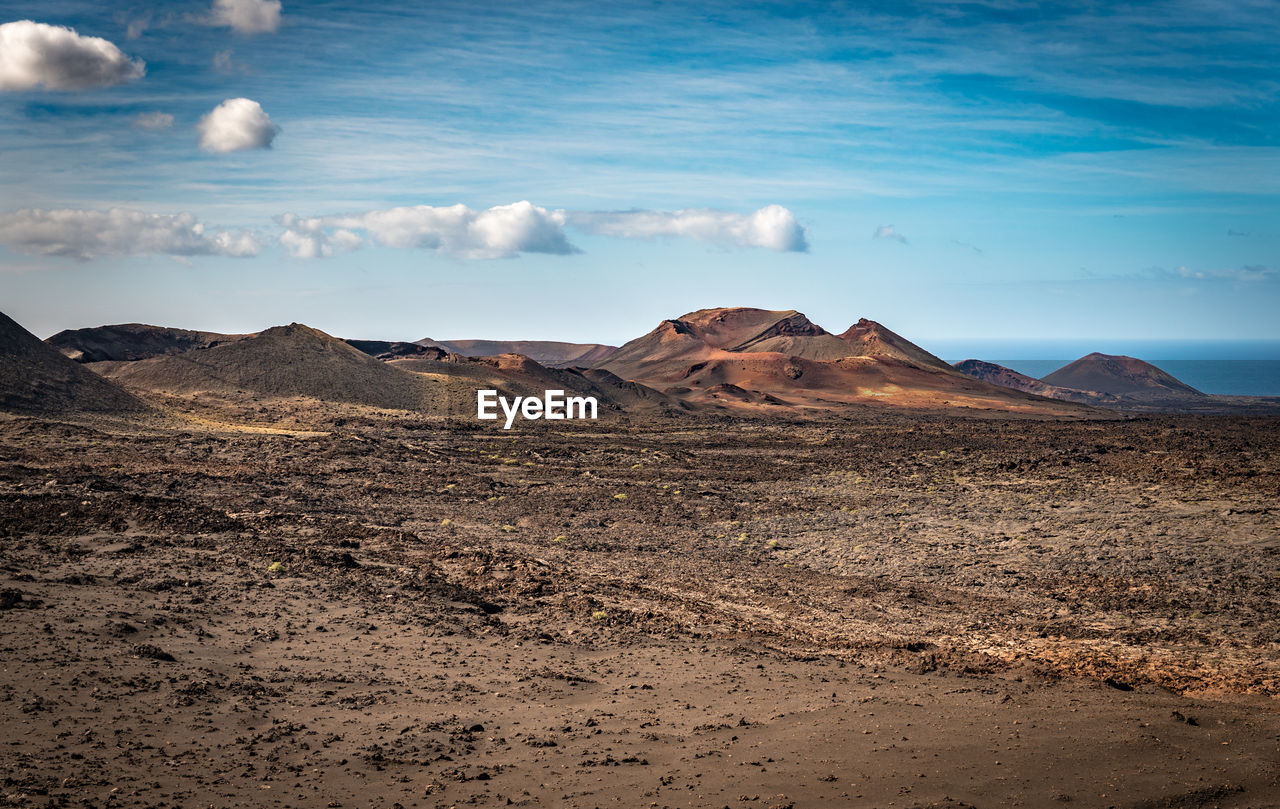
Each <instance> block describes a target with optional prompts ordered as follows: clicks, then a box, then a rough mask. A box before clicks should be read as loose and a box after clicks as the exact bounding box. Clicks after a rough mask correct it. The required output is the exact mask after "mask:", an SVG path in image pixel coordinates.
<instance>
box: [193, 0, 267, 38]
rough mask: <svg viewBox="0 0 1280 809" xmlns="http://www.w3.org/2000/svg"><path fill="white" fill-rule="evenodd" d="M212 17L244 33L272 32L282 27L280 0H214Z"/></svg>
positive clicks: (215, 22)
mask: <svg viewBox="0 0 1280 809" xmlns="http://www.w3.org/2000/svg"><path fill="white" fill-rule="evenodd" d="M210 19H211V20H212V22H213V24H214V25H227V26H230V27H232V28H234V29H235V30H237V31H239V32H240V33H242V34H270V33H274V32H275V31H276V30H277V29H278V28H279V27H280V0H214V2H213V11H212V13H211V16H210Z"/></svg>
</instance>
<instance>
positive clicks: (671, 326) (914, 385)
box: [599, 307, 1081, 414]
mask: <svg viewBox="0 0 1280 809" xmlns="http://www.w3.org/2000/svg"><path fill="white" fill-rule="evenodd" d="M599 367H601V368H603V369H605V370H607V371H610V372H611V373H614V374H616V375H618V376H619V377H621V378H623V379H630V380H633V381H635V382H639V383H642V384H644V385H647V386H649V387H652V388H655V389H658V390H661V391H663V392H665V393H667V394H669V395H672V396H677V397H679V398H681V399H684V400H685V401H688V402H692V403H703V404H711V405H715V406H720V407H725V408H731V409H768V408H776V407H784V406H793V407H800V408H808V409H823V410H829V409H839V408H842V407H846V406H848V405H850V404H855V403H883V404H894V405H904V406H910V407H957V406H964V407H973V408H984V409H1000V410H1018V411H1028V412H1046V413H1049V412H1051V413H1056V414H1071V413H1078V412H1081V411H1080V410H1079V409H1078V408H1073V407H1072V406H1070V405H1066V404H1061V403H1058V404H1055V403H1053V402H1050V401H1047V400H1045V399H1043V398H1040V397H1037V396H1033V395H1028V394H1025V393H1021V392H1018V391H1013V390H1010V389H1008V388H1003V387H999V386H997V385H992V384H990V383H987V382H984V381H981V380H977V379H973V378H972V377H969V376H966V375H964V374H962V373H960V372H959V371H957V370H956V369H954V368H952V367H951V366H950V365H949V364H947V363H946V362H944V361H943V360H941V359H939V358H937V357H935V356H934V355H932V354H930V353H929V352H927V351H925V350H924V349H922V348H920V347H919V346H916V345H914V344H912V343H911V342H910V341H908V340H906V339H905V338H903V337H901V336H900V335H898V334H895V333H894V332H892V331H890V330H889V329H887V328H885V327H884V326H882V325H881V324H879V323H876V322H875V321H871V320H866V319H863V320H859V321H858V322H857V323H855V324H854V325H853V326H852V327H850V328H849V329H848V330H847V331H845V332H844V333H843V334H839V335H836V334H832V333H830V332H828V331H827V330H825V329H823V328H822V327H821V326H819V325H817V324H816V323H813V322H812V321H810V320H809V319H808V318H807V317H805V316H804V315H803V314H801V313H800V312H797V311H795V310H794V309H787V310H768V309H752V308H745V307H739V308H719V309H700V310H698V311H696V312H690V313H688V314H686V315H682V316H681V317H678V318H674V319H672V320H664V321H663V322H662V323H660V324H659V325H658V327H657V328H655V329H654V330H653V331H651V332H649V333H648V334H646V335H644V336H642V337H638V338H636V339H635V340H632V341H630V342H628V343H626V344H625V345H623V346H621V347H620V348H618V349H617V350H616V351H615V352H613V353H612V354H610V355H609V356H608V357H607V358H606V359H605V360H604V361H603V362H602V363H600V365H599Z"/></svg>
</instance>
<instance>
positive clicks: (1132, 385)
mask: <svg viewBox="0 0 1280 809" xmlns="http://www.w3.org/2000/svg"><path fill="white" fill-rule="evenodd" d="M1040 381H1041V382H1044V383H1046V384H1049V385H1056V386H1058V387H1062V388H1075V389H1076V390H1094V391H1100V392H1102V393H1116V394H1122V395H1129V396H1132V395H1145V396H1168V395H1176V396H1180V397H1186V396H1204V395H1205V394H1203V393H1201V392H1200V391H1198V390H1196V389H1195V388H1193V387H1191V386H1190V385H1188V384H1186V383H1184V382H1181V381H1179V380H1177V379H1175V378H1174V377H1173V376H1171V375H1170V374H1167V373H1165V372H1164V371H1162V370H1160V369H1159V368H1157V367H1156V366H1154V365H1152V364H1151V363H1149V362H1144V361H1142V360H1139V359H1135V358H1133V357H1124V356H1115V355H1111V354H1099V353H1097V352H1095V353H1093V354H1089V355H1088V356H1085V357H1081V358H1080V359H1078V360H1076V361H1075V362H1073V363H1071V364H1070V365H1066V366H1064V367H1062V368H1059V369H1058V370H1056V371H1054V372H1053V373H1051V374H1049V375H1048V376H1046V377H1043V378H1042V379H1041V380H1040Z"/></svg>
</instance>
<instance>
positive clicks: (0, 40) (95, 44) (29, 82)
mask: <svg viewBox="0 0 1280 809" xmlns="http://www.w3.org/2000/svg"><path fill="white" fill-rule="evenodd" d="M144 73H146V63H145V62H143V61H142V60H141V59H130V58H129V57H128V56H126V55H125V54H124V53H123V52H121V50H120V49H119V48H117V47H116V46H115V45H114V44H112V43H111V42H108V41H107V40H105V39H102V38H100V37H86V36H81V35H80V34H77V33H76V32H75V30H74V29H71V28H64V27H62V26H59V25H46V24H44V23H38V22H32V21H31V20H18V21H17V22H8V23H5V24H3V25H0V91H5V90H7V91H11V92H16V91H21V90H33V89H35V88H37V87H42V88H44V89H46V90H84V89H86V88H90V87H109V86H111V85H113V84H123V83H124V82H127V81H132V80H134V79H137V78H141V77H142V75H143V74H144Z"/></svg>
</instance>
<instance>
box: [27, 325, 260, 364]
mask: <svg viewBox="0 0 1280 809" xmlns="http://www.w3.org/2000/svg"><path fill="white" fill-rule="evenodd" d="M248 336H249V335H247V334H219V333H217V332H212V331H192V330H190V329H174V328H169V327H166V326H148V325H146V324H145V323H121V324H117V325H113V326H97V327H94V328H88V329H68V330H66V331H60V332H58V333H57V334H55V335H53V336H52V337H50V338H49V339H48V340H46V341H45V342H47V343H48V344H49V345H51V346H53V347H54V348H57V349H58V350H59V351H61V352H62V353H63V354H65V355H67V356H68V357H70V358H71V359H73V360H75V361H76V362H106V361H125V362H127V361H133V360H145V359H147V358H149V357H159V356H163V355H165V354H180V353H182V352H184V351H191V350H193V349H199V348H211V347H212V346H216V345H221V344H222V343H229V342H233V341H235V340H241V339H244V338H245V337H248Z"/></svg>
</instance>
